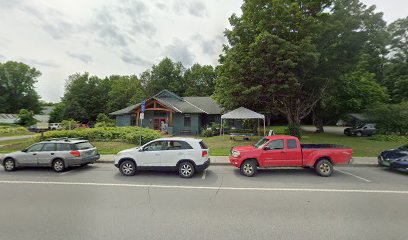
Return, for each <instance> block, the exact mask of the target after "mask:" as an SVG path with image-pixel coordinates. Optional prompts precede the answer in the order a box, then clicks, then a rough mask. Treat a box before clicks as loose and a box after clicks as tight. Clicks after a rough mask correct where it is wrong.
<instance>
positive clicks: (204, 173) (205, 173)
mask: <svg viewBox="0 0 408 240" xmlns="http://www.w3.org/2000/svg"><path fill="white" fill-rule="evenodd" d="M205 175H207V170H204V172H203V176H202V177H201V179H205Z"/></svg>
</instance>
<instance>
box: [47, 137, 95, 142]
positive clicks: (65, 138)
mask: <svg viewBox="0 0 408 240" xmlns="http://www.w3.org/2000/svg"><path fill="white" fill-rule="evenodd" d="M73 140H87V139H85V138H83V137H80V138H69V137H61V138H48V139H46V140H44V141H46V142H50V141H65V142H69V141H73Z"/></svg>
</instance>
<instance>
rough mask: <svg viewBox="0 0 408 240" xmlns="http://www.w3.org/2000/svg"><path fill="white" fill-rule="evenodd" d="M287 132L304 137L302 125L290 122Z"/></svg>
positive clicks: (287, 133)
mask: <svg viewBox="0 0 408 240" xmlns="http://www.w3.org/2000/svg"><path fill="white" fill-rule="evenodd" d="M275 134H276V133H275ZM285 134H286V135H290V136H294V137H297V138H299V139H301V138H302V129H301V127H300V125H297V124H289V125H288V127H287V128H286V129H285Z"/></svg>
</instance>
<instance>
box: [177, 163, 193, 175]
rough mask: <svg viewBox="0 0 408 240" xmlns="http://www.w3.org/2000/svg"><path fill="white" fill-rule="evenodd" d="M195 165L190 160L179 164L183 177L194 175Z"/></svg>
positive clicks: (180, 173)
mask: <svg viewBox="0 0 408 240" xmlns="http://www.w3.org/2000/svg"><path fill="white" fill-rule="evenodd" d="M194 172H195V169H194V165H193V164H191V163H190V162H182V163H180V165H179V175H180V177H182V178H191V177H192V176H194Z"/></svg>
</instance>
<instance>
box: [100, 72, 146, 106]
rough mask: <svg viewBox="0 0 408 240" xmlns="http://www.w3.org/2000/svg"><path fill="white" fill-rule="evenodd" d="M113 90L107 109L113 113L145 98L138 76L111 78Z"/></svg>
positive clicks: (115, 76) (110, 93)
mask: <svg viewBox="0 0 408 240" xmlns="http://www.w3.org/2000/svg"><path fill="white" fill-rule="evenodd" d="M109 79H110V82H111V90H110V91H109V94H108V96H109V99H108V104H107V108H108V109H109V112H113V111H116V110H119V109H122V108H125V107H127V106H129V105H132V104H136V103H139V102H140V101H141V100H142V99H143V98H144V97H145V94H144V90H143V87H142V84H141V82H140V81H139V79H138V78H137V77H136V76H134V75H133V76H118V75H114V76H110V77H109Z"/></svg>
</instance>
